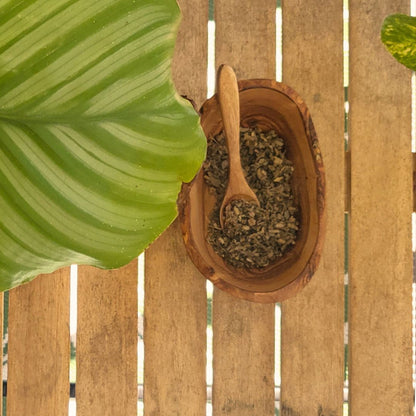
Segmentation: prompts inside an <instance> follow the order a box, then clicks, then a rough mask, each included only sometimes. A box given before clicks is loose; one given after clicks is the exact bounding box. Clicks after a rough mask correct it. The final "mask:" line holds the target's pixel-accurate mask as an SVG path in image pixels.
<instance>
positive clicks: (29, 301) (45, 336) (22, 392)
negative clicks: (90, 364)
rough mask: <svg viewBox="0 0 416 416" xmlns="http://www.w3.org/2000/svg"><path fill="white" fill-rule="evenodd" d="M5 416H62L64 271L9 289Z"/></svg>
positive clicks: (65, 385) (65, 390)
mask: <svg viewBox="0 0 416 416" xmlns="http://www.w3.org/2000/svg"><path fill="white" fill-rule="evenodd" d="M9 296H10V298H9V349H8V354H9V356H8V390H7V414H8V415H9V416H22V415H33V416H67V415H68V400H69V359H70V348H69V268H64V269H60V270H58V271H56V272H55V273H52V274H49V275H41V276H38V277H37V278H36V279H35V280H33V281H32V282H31V283H28V284H25V285H23V286H19V287H18V288H16V289H13V290H11V291H10V295H9Z"/></svg>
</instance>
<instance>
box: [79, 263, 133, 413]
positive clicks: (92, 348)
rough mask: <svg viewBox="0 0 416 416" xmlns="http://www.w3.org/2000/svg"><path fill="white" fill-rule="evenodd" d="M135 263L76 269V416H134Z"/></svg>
mask: <svg viewBox="0 0 416 416" xmlns="http://www.w3.org/2000/svg"><path fill="white" fill-rule="evenodd" d="M137 282H138V271H137V259H135V260H133V261H132V262H131V263H129V264H128V265H127V266H124V267H122V268H120V269H115V270H108V271H104V270H100V269H97V268H94V267H89V266H80V267H79V268H78V324H77V350H76V360H77V384H76V399H77V416H95V415H97V416H98V415H111V416H130V415H131V416H133V415H137V328H138V305H137Z"/></svg>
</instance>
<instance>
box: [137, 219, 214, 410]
mask: <svg viewBox="0 0 416 416" xmlns="http://www.w3.org/2000/svg"><path fill="white" fill-rule="evenodd" d="M206 310H207V304H206V292H205V279H204V278H203V277H202V276H200V275H199V273H198V272H197V271H196V269H195V268H194V266H193V264H192V263H190V260H189V259H188V258H187V255H186V252H185V248H184V245H183V241H182V237H181V235H180V231H179V226H178V223H177V221H175V223H174V224H172V225H171V227H170V228H169V229H168V230H167V231H165V232H164V233H163V234H162V235H161V236H160V237H159V239H158V240H157V241H156V242H155V243H153V245H152V246H151V248H150V249H148V250H147V251H146V261H145V321H144V323H145V326H144V346H145V357H146V361H145V367H144V383H145V391H144V404H145V406H144V409H145V415H146V416H147V415H151V416H159V415H165V414H166V415H175V416H182V415H189V416H200V415H203V414H205V406H206V381H205V366H206Z"/></svg>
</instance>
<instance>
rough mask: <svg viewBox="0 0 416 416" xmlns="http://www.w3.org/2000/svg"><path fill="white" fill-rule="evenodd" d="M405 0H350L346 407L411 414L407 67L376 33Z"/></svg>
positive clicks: (354, 410)
mask: <svg viewBox="0 0 416 416" xmlns="http://www.w3.org/2000/svg"><path fill="white" fill-rule="evenodd" d="M398 12H402V13H407V14H408V13H409V2H408V1H405V0H389V1H387V0H384V1H375V0H366V1H357V0H351V1H350V93H349V97H350V140H351V222H350V230H351V236H350V270H351V274H350V288H349V293H350V296H349V298H350V304H349V306H350V318H349V319H350V321H349V322H350V332H349V333H350V367H349V374H350V413H351V414H352V415H354V416H361V415H362V416H364V415H369V414H372V415H379V416H383V415H386V416H387V415H403V416H404V415H409V416H410V415H412V414H413V411H412V396H413V392H412V374H411V373H412V358H411V356H412V351H411V348H412V341H411V334H412V247H411V212H412V155H411V138H410V132H411V78H410V75H411V73H410V71H409V70H407V69H406V68H404V67H402V66H401V65H400V64H398V63H397V62H396V61H395V60H394V59H393V58H392V57H391V56H390V55H389V53H388V52H387V51H386V50H385V48H384V46H383V44H382V43H381V41H380V28H381V24H382V21H383V19H384V18H385V17H386V16H387V15H388V14H390V13H398Z"/></svg>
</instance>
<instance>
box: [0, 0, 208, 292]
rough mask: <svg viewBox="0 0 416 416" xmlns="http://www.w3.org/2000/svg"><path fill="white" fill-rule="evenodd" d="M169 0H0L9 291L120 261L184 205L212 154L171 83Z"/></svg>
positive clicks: (0, 191) (174, 23) (2, 233)
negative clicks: (185, 189)
mask: <svg viewBox="0 0 416 416" xmlns="http://www.w3.org/2000/svg"><path fill="white" fill-rule="evenodd" d="M179 18H180V13H179V9H178V6H177V4H176V2H175V1H174V0H0V22H1V30H0V213H1V216H0V290H5V289H9V288H11V287H14V286H16V285H18V284H20V283H23V282H25V281H28V280H30V279H32V278H33V277H35V276H36V275H38V274H40V273H47V272H51V271H53V270H55V269H57V268H59V267H62V266H64V265H68V264H71V263H78V264H90V265H95V266H98V267H103V268H114V267H119V266H122V265H123V264H126V263H127V262H129V261H130V260H131V259H133V258H134V257H135V256H137V255H138V254H139V253H140V252H141V251H143V250H144V249H145V248H146V247H147V246H148V245H149V244H150V243H151V242H152V241H153V240H154V239H155V238H156V237H157V236H158V235H159V234H160V233H161V232H163V230H164V229H165V228H166V227H167V226H168V225H169V224H170V223H171V222H172V221H173V219H174V218H175V216H176V198H177V195H178V192H179V190H180V186H181V183H182V181H185V182H186V181H190V180H191V179H192V178H193V176H194V175H195V173H196V172H197V170H198V169H199V167H200V165H201V163H202V161H203V159H204V156H205V145H206V141H205V137H204V135H203V132H202V129H201V128H200V125H199V117H198V115H197V113H196V112H195V111H194V109H193V108H192V106H191V105H190V104H189V103H188V102H187V101H186V100H184V99H182V98H181V97H179V96H178V94H177V93H176V91H175V89H174V86H173V82H172V78H171V59H172V55H173V48H174V43H175V40H176V32H177V27H178V22H179Z"/></svg>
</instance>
